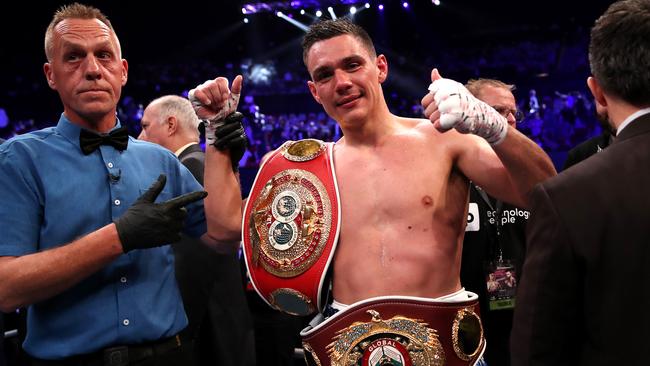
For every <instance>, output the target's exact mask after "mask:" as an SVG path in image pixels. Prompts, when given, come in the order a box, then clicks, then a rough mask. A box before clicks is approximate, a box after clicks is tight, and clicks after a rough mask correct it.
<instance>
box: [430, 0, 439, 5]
mask: <svg viewBox="0 0 650 366" xmlns="http://www.w3.org/2000/svg"><path fill="white" fill-rule="evenodd" d="M431 2H432V3H433V5H435V6H438V5H440V0H431Z"/></svg>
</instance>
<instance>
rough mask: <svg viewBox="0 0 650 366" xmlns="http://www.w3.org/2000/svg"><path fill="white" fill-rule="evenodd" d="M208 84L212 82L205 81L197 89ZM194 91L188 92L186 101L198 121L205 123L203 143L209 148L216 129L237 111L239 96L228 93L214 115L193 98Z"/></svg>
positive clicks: (209, 109) (213, 139)
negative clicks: (192, 108) (188, 102)
mask: <svg viewBox="0 0 650 366" xmlns="http://www.w3.org/2000/svg"><path fill="white" fill-rule="evenodd" d="M209 82H212V80H208V81H206V82H205V83H203V84H201V85H199V86H198V87H197V88H200V87H201V86H204V85H206V84H207V83H209ZM195 90H196V89H192V90H190V92H189V93H188V95H187V99H189V101H190V103H192V107H194V112H195V113H196V115H197V116H198V117H199V119H202V120H203V121H204V123H205V142H206V145H208V146H209V145H212V144H213V143H214V141H215V139H216V138H215V136H214V133H215V130H216V129H217V127H219V126H221V125H223V124H224V122H223V120H224V119H225V118H226V117H227V116H229V115H230V114H231V113H234V112H235V111H237V106H238V105H239V97H240V94H235V93H230V96H229V97H228V99H226V102H225V104H224V105H223V107H221V108H220V109H219V110H218V111H217V112H216V113H215V112H213V110H212V109H211V108H208V106H206V105H204V104H203V103H201V102H200V101H199V100H198V99H197V98H196V97H195V96H194V91H195Z"/></svg>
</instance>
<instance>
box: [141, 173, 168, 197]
mask: <svg viewBox="0 0 650 366" xmlns="http://www.w3.org/2000/svg"><path fill="white" fill-rule="evenodd" d="M166 183H167V176H166V175H164V174H161V175H159V176H158V179H157V180H156V181H155V182H154V183H153V184H152V185H151V187H149V189H147V191H146V192H144V193H143V194H142V196H140V198H138V201H137V202H147V203H152V202H153V201H155V200H156V198H157V197H158V195H159V194H160V192H161V191H162V190H163V188H164V187H165V184H166Z"/></svg>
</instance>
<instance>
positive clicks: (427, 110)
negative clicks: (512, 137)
mask: <svg viewBox="0 0 650 366" xmlns="http://www.w3.org/2000/svg"><path fill="white" fill-rule="evenodd" d="M431 81H432V83H431V85H430V86H429V91H430V93H429V94H427V95H425V96H424V98H422V107H423V108H424V115H425V116H426V117H427V118H429V119H430V120H431V122H433V123H434V125H435V126H436V128H438V129H439V130H440V131H447V130H449V129H451V128H455V129H456V130H457V131H458V132H460V133H472V134H475V135H478V136H481V137H483V138H484V139H486V140H487V142H489V143H490V145H492V146H495V145H498V144H499V143H501V142H502V141H503V140H504V139H505V137H506V134H507V132H508V121H507V120H506V118H505V117H503V116H502V115H500V114H499V113H498V112H497V111H495V110H494V109H493V108H492V107H490V106H489V105H487V104H486V103H484V102H482V101H480V100H478V99H476V98H475V97H474V96H473V95H472V93H470V92H469V91H468V90H467V89H466V88H465V86H463V85H462V84H461V83H458V82H456V81H454V80H451V79H444V78H442V77H441V76H440V74H439V73H438V70H437V69H433V71H432V72H431Z"/></svg>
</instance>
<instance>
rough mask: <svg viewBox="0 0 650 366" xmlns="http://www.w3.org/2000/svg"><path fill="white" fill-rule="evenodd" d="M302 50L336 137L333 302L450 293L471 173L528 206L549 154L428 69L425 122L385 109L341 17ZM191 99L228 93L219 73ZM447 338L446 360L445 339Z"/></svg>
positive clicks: (378, 65)
mask: <svg viewBox="0 0 650 366" xmlns="http://www.w3.org/2000/svg"><path fill="white" fill-rule="evenodd" d="M303 50H304V53H303V59H304V62H305V65H306V66H307V69H308V71H309V74H310V76H311V79H312V80H311V81H308V86H309V90H310V91H311V93H312V95H313V97H314V98H315V100H316V101H317V102H318V103H320V104H321V105H322V106H323V108H324V109H325V111H326V112H327V113H328V115H329V116H331V117H332V118H333V119H335V120H336V121H337V122H338V124H339V125H340V127H341V129H342V131H343V135H344V137H343V138H342V139H340V140H339V141H337V142H336V144H334V146H333V154H332V155H333V161H334V163H335V165H334V167H335V168H334V171H335V174H336V181H337V182H338V190H339V194H340V206H341V217H340V235H339V237H338V244H337V247H336V252H335V253H334V260H333V285H332V290H333V298H334V300H335V301H336V303H337V304H339V305H340V304H354V303H359V302H362V303H363V301H365V300H368V299H372V298H375V297H380V296H395V295H398V296H409V297H417V298H427V299H437V298H441V297H445V296H446V295H450V294H451V295H458V293H459V291H460V290H461V289H462V288H461V283H460V279H459V271H460V258H461V252H462V248H461V244H462V240H463V233H464V229H465V224H466V217H467V205H468V188H469V180H472V181H474V182H476V183H477V184H478V185H480V186H481V187H483V188H484V189H485V190H486V191H487V192H488V193H489V194H490V195H492V196H494V197H496V198H498V199H500V200H503V201H506V202H510V203H512V204H514V205H516V206H518V207H527V206H528V201H527V194H528V192H529V191H530V190H531V189H532V187H533V186H534V185H535V184H536V183H538V182H540V181H542V180H544V179H546V178H548V177H550V176H552V175H554V174H555V169H554V167H553V164H552V163H551V160H550V159H549V158H548V156H547V155H546V154H545V153H544V152H543V151H542V150H541V149H540V148H539V147H538V146H537V145H536V144H535V143H534V142H533V141H531V140H529V139H528V138H526V137H525V136H524V135H522V134H521V133H519V132H518V131H517V130H515V129H514V128H512V127H510V126H508V123H507V121H506V119H505V118H503V117H502V116H500V115H499V114H498V113H497V112H496V111H494V110H493V109H491V108H490V107H489V106H487V105H485V104H484V103H482V102H480V101H478V100H477V99H475V98H474V97H472V96H471V94H470V93H469V92H468V91H467V90H466V89H465V88H464V87H463V86H462V85H461V84H459V83H456V82H455V81H453V80H449V79H443V78H441V76H440V74H439V73H438V71H437V70H436V69H434V70H433V71H432V74H431V81H432V85H431V87H430V89H431V93H429V94H427V95H426V96H425V97H424V98H423V99H422V105H423V107H424V109H425V115H426V116H427V117H428V118H429V120H425V119H414V118H403V117H399V116H396V115H394V114H392V113H391V112H390V111H389V110H388V106H387V105H386V101H385V99H384V95H383V91H382V87H381V84H382V83H383V82H384V81H385V80H386V77H387V74H388V63H387V60H386V57H385V56H384V55H379V56H377V55H376V53H375V49H374V46H373V44H372V41H371V40H370V38H369V36H368V34H367V33H366V32H365V31H364V30H363V29H362V28H360V27H358V26H356V25H354V24H353V23H351V22H349V21H347V20H344V19H338V20H328V21H323V22H319V23H316V24H314V25H312V26H311V27H310V30H309V31H308V33H307V34H306V36H305V38H304V40H303ZM238 84H239V83H238ZM239 89H240V88H239V85H237V90H239ZM192 98H193V99H194V103H195V105H197V106H201V108H203V112H205V110H206V109H212V111H213V112H216V111H218V110H219V108H221V107H222V106H223V105H224V103H225V102H226V100H227V99H228V98H232V97H231V96H230V95H229V91H228V87H227V81H225V80H224V79H223V78H218V79H215V80H214V81H208V82H206V83H204V84H202V85H201V86H199V87H198V88H197V89H195V90H194V91H193V96H192ZM438 107H440V110H439V109H438ZM201 108H197V113H199V112H201ZM199 117H201V115H199ZM454 128H455V129H454ZM458 131H462V132H465V133H459V132H458ZM469 131H473V132H477V133H480V134H481V135H480V136H477V135H474V134H468V133H467V132H469ZM481 136H482V137H481ZM488 141H489V142H488ZM491 145H492V146H491ZM244 229H245V230H246V228H244ZM249 267H250V266H249ZM460 296H461V299H462V296H465V297H464V299H467V296H466V295H464V294H460ZM454 297H457V296H454ZM382 309H383V308H382ZM382 311H384V310H382ZM389 313H390V312H389V310H387V309H385V311H384V312H382V313H381V314H380V315H378V318H377V317H375V316H373V320H377V319H380V320H381V319H384V320H386V319H387V318H389ZM337 315H338V314H337ZM335 317H336V315H335V316H334V317H332V318H330V319H328V320H327V321H326V322H330V321H332V322H333V321H334V319H333V318H335ZM368 319H370V318H368ZM452 319H453V317H452ZM427 320H428V319H427ZM377 321H379V320H377ZM332 322H330V324H332ZM429 323H430V325H431V323H432V321H429ZM449 328H451V324H449ZM339 330H340V329H336V331H339ZM348 330H349V328H348ZM437 331H438V332H439V333H440V334H442V333H443V332H442V331H440V330H437ZM440 337H441V341H442V343H445V342H446V341H445V340H442V337H443V336H442V335H441V336H440ZM307 338H309V337H307ZM312 340H313V339H312ZM312 340H309V339H308V340H307V343H306V345H307V346H308V347H307V350H308V351H311V349H314V351H315V353H318V354H319V355H315V353H314V352H310V353H312V356H314V357H320V361H318V363H321V364H329V362H327V361H329V360H324V357H323V353H322V352H321V351H323V350H322V349H323V348H325V346H327V344H329V343H330V342H331V341H332V339H328V340H326V341H322V342H320V343H319V341H314V342H313V343H310V342H311V341H312ZM449 342H451V340H449ZM357 343H358V344H361V343H359V342H357ZM407 343H408V342H407ZM315 344H316V345H315ZM420 346H422V345H420ZM443 346H444V347H443V348H444V352H443V353H444V354H446V357H447V360H448V361H451V360H452V358H454V357H455V356H454V355H453V352H450V351H449V348H450V347H451V346H450V347H449V348H448V347H447V345H444V344H443ZM395 347H396V348H398V349H399V346H395ZM395 347H394V348H395ZM405 347H406V346H405ZM454 347H455V346H454ZM316 348H321V350H319V349H316ZM368 349H369V348H368ZM368 349H365V351H367V350H368ZM319 352H320V353H319ZM337 352H338V353H337ZM363 352H364V350H359V349H354V350H353V349H351V348H350V349H342V350H336V349H334V350H332V349H330V350H329V353H328V354H329V357H330V359H331V362H332V363H333V364H334V363H337V362H339V361H340V360H341V357H342V356H345V357H357V356H358V357H361V356H360V355H361V354H363ZM382 352H383V351H382ZM450 353H451V354H450ZM456 353H457V354H458V352H456ZM461 353H462V352H461ZM432 354H433V353H432ZM473 356H475V355H473ZM337 357H338V358H337ZM458 357H460V358H461V359H463V357H462V356H458ZM475 359H476V357H474V358H472V360H473V361H475ZM337 360H338V361H337ZM340 362H343V361H340ZM346 362H347V361H346ZM414 364H418V363H417V362H414ZM420 364H423V363H420ZM428 364H433V363H431V362H429V363H428ZM448 364H455V363H454V362H448Z"/></svg>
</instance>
